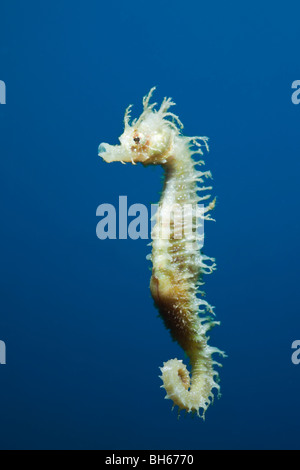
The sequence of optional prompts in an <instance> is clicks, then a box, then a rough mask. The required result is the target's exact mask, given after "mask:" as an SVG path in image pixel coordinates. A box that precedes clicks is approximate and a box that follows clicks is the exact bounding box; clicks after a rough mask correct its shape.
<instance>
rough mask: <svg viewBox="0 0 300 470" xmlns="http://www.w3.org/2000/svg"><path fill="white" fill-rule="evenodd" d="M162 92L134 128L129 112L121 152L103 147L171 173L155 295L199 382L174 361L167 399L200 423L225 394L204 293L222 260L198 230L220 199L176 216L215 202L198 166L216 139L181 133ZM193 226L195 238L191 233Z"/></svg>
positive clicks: (158, 237)
mask: <svg viewBox="0 0 300 470" xmlns="http://www.w3.org/2000/svg"><path fill="white" fill-rule="evenodd" d="M154 90H155V88H152V89H151V90H150V92H149V94H148V95H147V96H145V97H144V99H143V106H144V110H143V112H142V114H141V116H140V117H139V118H138V119H135V120H133V121H132V123H131V125H130V109H131V106H129V107H128V108H127V110H126V113H125V118H124V123H125V129H124V133H123V134H122V135H121V137H120V138H119V140H120V145H116V146H112V145H109V144H104V143H102V144H101V145H100V147H99V155H100V157H102V158H103V159H104V160H105V161H106V162H109V163H110V162H116V161H120V162H121V163H126V162H131V163H133V164H136V163H137V162H141V163H142V164H143V165H144V166H148V165H162V167H163V168H164V170H165V181H164V189H163V192H162V196H161V200H160V202H159V206H158V210H157V213H156V215H155V220H156V224H155V226H154V228H153V230H152V234H151V236H152V255H151V256H150V257H149V258H150V259H151V260H152V263H153V269H152V277H151V283H150V289H151V293H152V296H153V299H154V302H155V305H156V307H157V308H158V310H159V313H160V316H161V317H162V319H163V321H164V323H165V325H166V327H167V329H169V330H170V333H171V336H172V338H173V339H174V340H176V341H177V342H178V343H179V345H180V346H181V347H182V348H183V349H184V351H185V352H186V354H187V355H188V357H189V359H190V363H191V369H192V378H191V379H190V374H189V372H188V370H187V368H186V366H185V365H184V364H183V363H182V361H181V360H178V359H171V360H170V361H168V362H165V363H164V365H163V367H162V368H161V372H162V376H161V378H162V380H163V385H162V387H163V388H165V390H166V392H167V395H166V398H170V399H171V400H172V401H173V405H174V406H175V405H178V407H179V412H180V410H186V411H187V412H196V413H197V414H198V416H200V410H202V417H204V414H205V411H206V409H207V408H208V406H209V404H210V403H211V401H212V400H213V398H214V394H213V392H212V391H213V389H217V390H218V391H219V390H220V386H219V384H218V373H217V372H216V371H214V368H213V366H214V365H220V364H218V363H217V362H215V361H214V360H213V359H212V354H213V353H219V354H221V355H223V356H224V353H223V352H222V351H220V350H219V349H217V348H212V347H210V346H209V345H208V344H207V337H206V333H207V331H208V330H210V329H211V328H212V327H213V326H214V325H215V324H217V322H215V321H213V320H212V315H213V309H212V307H211V306H210V305H209V304H208V302H206V301H205V300H203V299H201V298H199V296H197V294H199V293H200V294H201V295H202V296H203V295H204V292H201V291H199V286H200V285H202V284H203V282H202V274H207V273H210V272H212V271H213V270H214V269H215V266H216V265H215V262H214V259H212V258H209V257H207V256H205V255H204V254H203V253H202V251H201V250H200V249H199V246H200V243H201V241H203V240H202V239H203V235H202V234H201V233H199V230H198V229H199V227H200V226H203V223H204V220H207V219H210V216H209V211H210V210H211V209H213V208H214V206H215V200H213V201H212V202H210V204H209V205H208V206H207V207H206V208H205V209H204V210H202V211H200V213H199V211H198V212H197V214H196V215H195V211H193V210H190V214H191V213H192V218H191V217H183V218H182V219H180V217H177V218H176V217H175V216H176V214H175V213H176V208H178V206H179V207H185V208H186V207H195V205H196V206H198V205H199V203H201V201H204V200H206V199H209V198H210V195H208V194H207V195H204V196H201V197H200V196H199V195H198V192H200V191H201V192H202V191H207V190H210V189H212V188H211V187H210V186H209V187H206V186H205V185H200V186H199V185H198V183H201V184H202V183H204V180H205V179H206V178H210V177H211V174H210V172H205V171H204V172H202V171H199V170H197V169H196V167H197V166H198V165H203V164H204V162H203V161H195V160H194V159H193V155H195V154H200V155H201V154H203V152H202V150H201V147H202V145H205V147H206V148H207V150H208V144H207V140H208V139H207V138H206V137H184V136H183V135H182V134H181V129H182V127H183V125H182V123H181V122H180V120H179V118H178V117H177V116H176V115H175V114H173V113H171V112H170V111H169V108H170V106H172V105H174V104H175V103H173V102H172V100H171V99H170V98H168V99H167V98H165V99H164V100H163V103H162V104H161V106H160V108H159V109H158V110H156V109H155V106H156V104H157V103H153V104H149V101H150V98H151V96H152V93H153V91H154ZM201 194H205V193H201ZM167 215H168V216H167ZM177 215H178V213H177ZM210 220H211V219H210ZM191 221H192V224H191ZM188 225H189V227H188ZM191 226H192V228H193V231H191V230H186V229H187V228H189V229H191ZM182 229H183V231H182ZM178 233H180V236H178ZM166 234H167V236H166ZM191 235H192V236H191ZM195 240H196V242H195ZM193 241H194V242H193ZM199 314H201V317H200V316H199ZM174 406H173V407H174Z"/></svg>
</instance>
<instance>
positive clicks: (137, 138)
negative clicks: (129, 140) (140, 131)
mask: <svg viewBox="0 0 300 470" xmlns="http://www.w3.org/2000/svg"><path fill="white" fill-rule="evenodd" d="M133 140H134V141H135V143H136V144H139V143H140V141H141V139H140V138H139V137H134V139H133Z"/></svg>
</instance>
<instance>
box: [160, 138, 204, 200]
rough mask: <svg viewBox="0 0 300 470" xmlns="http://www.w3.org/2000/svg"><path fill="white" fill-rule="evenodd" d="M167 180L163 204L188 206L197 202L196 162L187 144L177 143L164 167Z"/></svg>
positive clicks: (165, 181)
mask: <svg viewBox="0 0 300 470" xmlns="http://www.w3.org/2000/svg"><path fill="white" fill-rule="evenodd" d="M162 166H163V168H164V170H165V180H164V188H163V194H162V199H161V203H162V204H174V203H178V204H187V203H194V202H196V197H197V184H196V171H195V162H194V161H193V159H192V158H191V151H190V149H189V148H188V145H187V144H186V143H185V142H180V141H179V142H177V143H176V144H175V145H174V147H173V149H172V151H171V156H170V157H169V158H168V159H167V162H166V163H165V164H164V165H162Z"/></svg>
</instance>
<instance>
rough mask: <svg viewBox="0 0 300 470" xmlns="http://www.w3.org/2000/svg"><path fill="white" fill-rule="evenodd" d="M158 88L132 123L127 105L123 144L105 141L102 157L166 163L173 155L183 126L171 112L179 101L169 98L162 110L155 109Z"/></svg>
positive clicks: (163, 103)
mask: <svg viewBox="0 0 300 470" xmlns="http://www.w3.org/2000/svg"><path fill="white" fill-rule="evenodd" d="M154 90H155V88H152V89H151V90H150V92H149V93H148V95H147V96H145V97H144V99H143V106H144V110H143V112H142V114H141V115H140V117H139V118H138V119H134V120H133V121H132V123H131V124H130V110H131V106H129V107H128V108H127V110H126V112H125V118H124V124H125V127H124V132H123V134H122V135H121V136H120V137H119V140H120V145H109V144H105V143H102V144H101V145H100V146H99V156H100V157H102V158H103V159H104V160H105V161H106V162H108V163H110V162H116V161H119V162H121V163H126V162H131V163H133V164H135V163H137V162H141V163H142V164H143V165H150V164H153V165H162V164H164V163H166V162H167V161H168V159H169V158H171V157H172V149H173V146H174V144H175V141H176V138H178V136H179V133H180V128H182V127H183V126H182V124H181V122H180V121H179V119H178V117H177V116H175V114H173V113H170V112H168V109H169V108H170V106H172V105H174V104H175V103H173V102H172V100H171V99H170V98H165V99H164V100H163V102H162V104H161V106H160V108H159V109H158V110H156V109H154V108H155V106H156V104H157V103H153V104H149V101H150V98H151V96H152V93H153V91H154ZM170 118H171V120H170Z"/></svg>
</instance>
